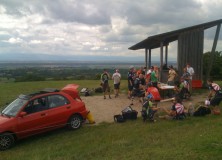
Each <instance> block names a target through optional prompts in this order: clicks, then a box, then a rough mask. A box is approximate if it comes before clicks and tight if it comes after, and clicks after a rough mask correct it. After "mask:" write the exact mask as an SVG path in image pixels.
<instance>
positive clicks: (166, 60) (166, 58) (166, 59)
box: [165, 44, 169, 66]
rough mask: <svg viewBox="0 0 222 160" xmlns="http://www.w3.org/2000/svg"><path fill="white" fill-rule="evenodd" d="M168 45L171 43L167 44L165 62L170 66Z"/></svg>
mask: <svg viewBox="0 0 222 160" xmlns="http://www.w3.org/2000/svg"><path fill="white" fill-rule="evenodd" d="M168 45H169V44H167V45H166V47H165V64H166V66H168Z"/></svg>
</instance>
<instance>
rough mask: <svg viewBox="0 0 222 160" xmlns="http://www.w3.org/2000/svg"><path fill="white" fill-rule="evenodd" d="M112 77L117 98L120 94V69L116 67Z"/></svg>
mask: <svg viewBox="0 0 222 160" xmlns="http://www.w3.org/2000/svg"><path fill="white" fill-rule="evenodd" d="M112 79H113V83H114V92H115V98H116V97H118V96H119V88H120V80H121V74H120V73H119V70H118V69H116V72H115V73H113V76H112Z"/></svg>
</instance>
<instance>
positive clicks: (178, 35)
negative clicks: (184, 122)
mask: <svg viewBox="0 0 222 160" xmlns="http://www.w3.org/2000/svg"><path fill="white" fill-rule="evenodd" d="M221 23H222V19H220V20H216V21H211V22H207V23H203V24H199V25H195V26H191V27H187V28H183V29H179V30H175V31H171V32H166V33H163V34H158V35H154V36H150V37H148V38H146V39H145V40H143V41H141V42H139V43H137V44H135V45H133V46H131V47H130V48H129V49H131V50H138V49H145V65H146V67H150V66H151V51H152V49H155V48H160V73H161V74H160V81H162V77H163V71H162V67H163V64H166V65H167V64H168V45H169V43H170V42H173V41H176V40H178V53H177V65H178V71H179V74H181V73H182V72H183V68H184V67H185V66H186V63H187V62H189V63H190V65H191V66H192V67H193V68H194V70H195V77H194V78H195V79H202V78H203V58H202V57H203V47H204V30H205V29H208V28H211V27H214V26H217V29H216V34H215V38H214V43H213V47H212V51H211V52H212V53H213V52H215V49H216V45H217V41H218V37H219V32H220V27H221ZM164 47H165V62H163V54H164V53H163V50H164Z"/></svg>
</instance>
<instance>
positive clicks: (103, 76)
mask: <svg viewBox="0 0 222 160" xmlns="http://www.w3.org/2000/svg"><path fill="white" fill-rule="evenodd" d="M109 78H110V75H109V73H108V72H107V70H106V69H104V70H103V73H102V74H101V85H102V88H103V95H104V99H106V93H107V92H108V94H109V98H110V99H111V96H110V87H109Z"/></svg>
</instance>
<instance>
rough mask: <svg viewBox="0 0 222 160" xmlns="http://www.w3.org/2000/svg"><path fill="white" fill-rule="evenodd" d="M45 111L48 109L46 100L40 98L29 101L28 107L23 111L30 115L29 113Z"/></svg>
mask: <svg viewBox="0 0 222 160" xmlns="http://www.w3.org/2000/svg"><path fill="white" fill-rule="evenodd" d="M46 109H48V105H47V98H46V97H41V98H37V99H34V100H32V101H30V102H29V103H28V105H27V106H26V107H25V109H24V111H25V112H27V113H28V114H30V113H35V112H40V111H43V110H46Z"/></svg>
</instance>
